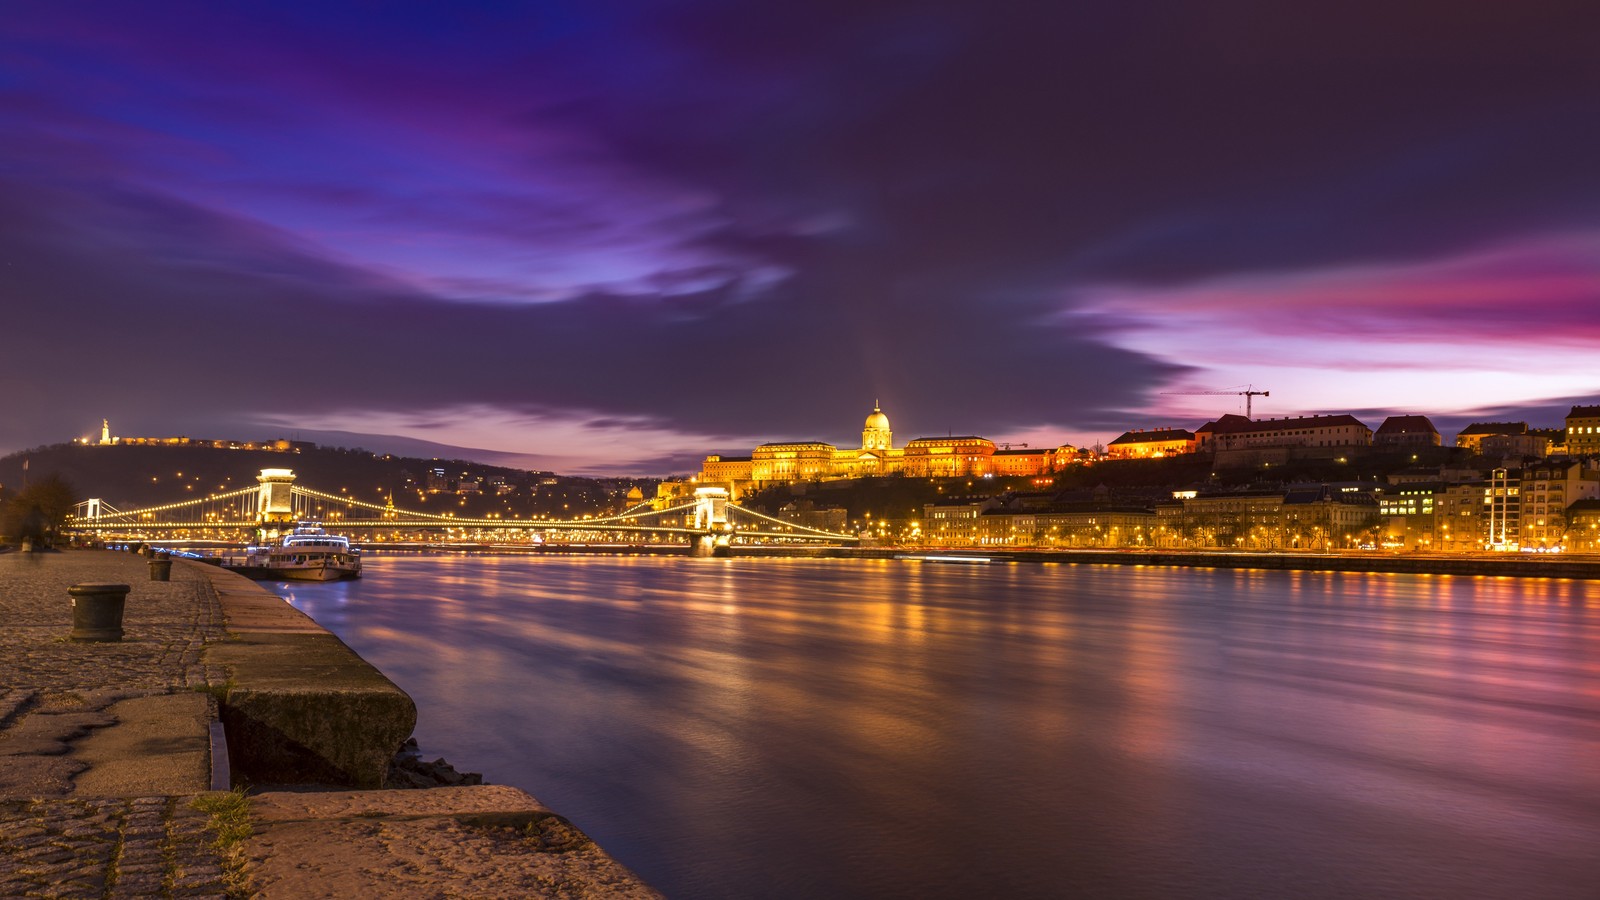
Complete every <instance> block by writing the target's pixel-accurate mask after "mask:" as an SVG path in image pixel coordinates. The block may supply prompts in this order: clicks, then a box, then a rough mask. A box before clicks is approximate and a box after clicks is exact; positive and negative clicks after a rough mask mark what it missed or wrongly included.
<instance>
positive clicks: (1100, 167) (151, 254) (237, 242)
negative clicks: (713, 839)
mask: <svg viewBox="0 0 1600 900" xmlns="http://www.w3.org/2000/svg"><path fill="white" fill-rule="evenodd" d="M430 10H431V11H430ZM0 337H3V342H0V348H3V350H0V362H3V366H0V410H3V415H0V453H7V452H11V451H15V450H19V449H22V448H25V447H29V446H35V445H39V444H48V443H57V442H60V441H65V440H69V439H71V438H73V437H75V436H80V435H98V432H99V425H100V420H101V418H102V417H109V418H110V419H111V422H112V426H113V430H114V431H116V432H118V433H120V434H124V435H137V436H146V435H173V434H184V435H189V436H193V437H207V438H211V437H216V438H236V439H260V438H272V437H280V436H295V435H298V436H300V437H301V438H303V439H309V440H316V441H318V442H320V443H328V444H336V445H344V446H363V447H367V448H369V449H373V450H392V451H395V452H414V451H416V450H417V449H418V448H419V447H422V445H419V444H416V443H413V442H415V441H427V442H433V443H435V444H440V445H446V446H447V447H455V448H470V449H471V450H473V451H479V450H481V451H493V453H494V454H499V455H497V456H493V457H491V456H490V455H489V454H486V453H472V454H468V455H475V456H477V457H479V458H483V459H484V460H485V461H501V462H510V463H512V464H518V465H525V466H528V467H534V468H550V469H556V470H558V471H562V472H568V473H572V474H581V473H612V474H665V473H669V472H678V473H684V472H691V471H694V470H695V469H696V468H697V466H698V462H699V460H700V458H701V457H702V456H704V454H706V453H713V452H720V453H726V454H748V453H749V451H750V449H751V448H752V447H753V446H755V445H756V444H757V443H760V442H763V441H768V440H798V439H820V440H829V441H833V442H836V443H838V444H840V445H848V446H858V445H859V444H858V443H855V442H859V440H860V428H861V423H862V420H863V419H864V418H865V416H866V414H867V413H868V412H870V411H871V409H872V405H873V402H874V401H875V400H876V401H878V402H881V404H882V406H883V409H884V411H885V412H887V413H888V414H889V416H890V418H891V421H892V423H893V426H894V431H895V440H896V443H897V444H903V443H904V442H905V441H906V440H909V439H912V438H916V437H921V436H928V435H936V434H945V433H947V432H954V433H957V434H980V435H984V436H987V437H990V438H992V439H994V440H997V441H1001V440H1004V441H1027V442H1030V443H1033V444H1034V446H1055V445H1057V444H1061V443H1073V444H1079V445H1086V444H1092V443H1094V442H1095V441H1096V440H1101V441H1105V440H1109V439H1110V438H1112V437H1114V436H1116V435H1117V434H1119V433H1121V432H1122V431H1124V430H1127V429H1132V428H1153V427H1161V426H1175V427H1183V428H1189V429H1193V428H1195V427H1196V426H1198V425H1200V424H1201V423H1203V422H1205V421H1207V420H1208V419H1211V418H1215V417H1217V416H1219V415H1221V414H1223V413H1229V412H1243V406H1244V404H1243V401H1242V398H1238V397H1233V396H1184V395H1171V394H1165V393H1163V392H1165V391H1184V390H1204V389H1223V388H1231V387H1233V386H1236V385H1239V386H1242V385H1245V384H1253V385H1255V387H1256V388H1257V389H1264V390H1270V391H1271V392H1272V393H1271V396H1270V397H1269V398H1257V399H1256V402H1255V409H1254V411H1255V414H1256V415H1257V416H1258V417H1270V416H1286V415H1301V414H1313V413H1321V412H1329V413H1346V412H1348V413H1354V414H1355V415H1357V416H1358V417H1359V418H1361V419H1362V421H1364V422H1365V423H1366V424H1367V425H1368V426H1369V427H1372V428H1374V429H1376V427H1377V426H1378V424H1379V423H1381V421H1382V419H1383V417H1384V416H1385V415H1388V414H1391V413H1422V414H1426V415H1429V416H1430V417H1432V418H1433V420H1434V421H1435V423H1436V424H1437V425H1438V426H1439V427H1440V430H1441V431H1444V432H1446V440H1449V439H1450V437H1451V436H1453V431H1454V429H1455V428H1458V427H1459V426H1460V425H1462V424H1464V423H1466V422H1468V421H1472V420H1475V419H1495V420H1501V419H1512V420H1516V419H1522V420H1527V421H1529V422H1530V424H1534V425H1544V426H1555V425H1560V424H1561V417H1562V416H1563V415H1564V414H1565V412H1566V410H1567V408H1568V407H1569V406H1570V405H1571V404H1573V403H1595V402H1600V362H1597V356H1596V351H1597V349H1600V4H1597V3H1595V2H1593V0H1575V2H1538V0H1530V2H1518V3H1505V2H1493V3H1491V2H1472V0H1452V2H1405V0H1398V2H1397V0H1385V2H1364V0H1356V2H1342V3H1329V4H1305V3H1283V2H1266V0H1262V2H1238V0H1217V2H1205V3H1200V2H1193V0H1189V2H1098V3H1090V2H1065V0H1064V2H1059V3H1041V4H1007V3H983V2H926V0H919V2H907V3H903V2H882V0H874V2H871V3H860V2H851V3H837V2H831V0H807V2H797V3H790V2H773V0H761V2H731V0H730V2H684V0H673V2H645V0H629V2H620V3H613V2H609V0H586V2H582V3H570V4H569V3H561V4H556V3H518V4H507V5H504V6H500V5H494V4H473V3H461V2H456V3H449V4H437V5H432V6H425V5H400V4H378V3H363V4H344V5H330V4H325V3H316V4H296V3H288V2H273V3H264V2H263V3H216V2H203V3H193V4H177V3H164V2H142V3H61V2H37V3H35V2H25V0H24V2H15V0H14V2H9V3H7V4H6V5H5V15H4V24H0ZM422 449H426V448H425V447H422ZM426 455H449V452H448V451H446V450H443V449H440V450H437V451H436V452H428V453H427V454H426Z"/></svg>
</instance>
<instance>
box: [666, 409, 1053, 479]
mask: <svg viewBox="0 0 1600 900" xmlns="http://www.w3.org/2000/svg"><path fill="white" fill-rule="evenodd" d="M1081 460H1082V457H1081V455H1080V453H1079V451H1078V448H1076V447H1073V446H1071V445H1070V444H1064V445H1062V446H1060V447H1056V448H1054V449H1049V450H1047V449H1038V450H1030V449H1027V448H1026V447H1021V448H1016V449H1013V448H1012V447H1010V446H1005V445H1000V446H997V445H996V444H995V442H994V441H991V440H989V439H988V438H983V437H977V436H975V435H952V436H946V437H924V438H917V439H916V440H914V441H911V442H909V443H907V444H906V445H905V446H904V447H896V446H894V431H893V430H891V429H890V427H889V417H888V416H886V415H884V413H883V410H882V409H880V408H878V407H877V406H874V407H873V409H872V413H871V415H868V416H867V420H866V423H865V425H863V427H862V429H861V446H860V447H852V448H842V447H835V446H834V445H832V444H829V443H825V442H823V441H789V442H779V443H769V444H762V445H761V446H759V447H757V448H755V450H753V451H751V453H750V455H749V456H708V457H706V459H705V462H704V463H703V464H702V465H701V467H700V474H699V476H698V478H697V479H696V480H697V481H698V482H700V483H701V484H704V485H713V486H723V487H726V488H728V490H729V493H730V494H731V495H732V496H735V497H737V496H739V495H741V494H743V493H745V492H746V491H749V490H752V489H758V488H761V487H765V486H766V485H769V484H787V483H790V482H796V481H830V480H836V479H843V478H867V477H871V476H874V475H893V474H902V475H906V476H910V477H917V478H961V477H972V476H979V477H982V476H985V475H1002V476H1003V475H1021V476H1029V475H1048V474H1050V473H1051V472H1055V471H1057V470H1059V469H1061V468H1064V467H1065V466H1067V465H1071V464H1073V463H1075V462H1080V461H1081Z"/></svg>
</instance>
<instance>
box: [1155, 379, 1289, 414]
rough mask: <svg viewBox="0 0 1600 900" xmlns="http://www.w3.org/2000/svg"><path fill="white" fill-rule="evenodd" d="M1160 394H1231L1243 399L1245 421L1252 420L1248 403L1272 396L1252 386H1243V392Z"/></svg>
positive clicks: (1174, 392)
mask: <svg viewBox="0 0 1600 900" xmlns="http://www.w3.org/2000/svg"><path fill="white" fill-rule="evenodd" d="M1161 393H1163V394H1192V395H1198V394H1231V395H1233V396H1235V397H1243V398H1244V417H1245V418H1246V419H1249V418H1252V416H1251V415H1250V401H1251V400H1252V399H1253V398H1256V397H1270V396H1272V392H1271V391H1258V390H1256V386H1255V385H1253V384H1247V385H1245V386H1244V390H1242V391H1239V390H1232V389H1230V390H1226V391H1162V392H1161Z"/></svg>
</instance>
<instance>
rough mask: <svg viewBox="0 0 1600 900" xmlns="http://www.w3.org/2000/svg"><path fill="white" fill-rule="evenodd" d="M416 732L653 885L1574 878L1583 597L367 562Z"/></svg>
mask: <svg viewBox="0 0 1600 900" xmlns="http://www.w3.org/2000/svg"><path fill="white" fill-rule="evenodd" d="M280 587H281V588H282V589H283V590H282V592H283V593H286V594H287V595H290V596H291V597H292V602H294V603H295V604H296V605H298V606H300V607H301V608H302V609H305V610H306V611H307V612H310V613H311V614H312V615H313V616H315V617H316V618H317V619H318V621H320V622H322V623H323V624H324V625H326V626H327V627H329V628H330V629H332V630H334V631H335V632H337V633H339V634H341V636H343V637H344V638H345V639H346V641H347V642H349V643H350V644H351V645H352V646H354V647H355V648H356V649H357V650H358V651H359V652H361V653H362V655H364V656H366V657H367V658H368V659H370V660H372V661H373V662H374V663H376V664H377V665H378V666H379V667H380V668H382V669H383V670H384V671H385V672H387V673H389V674H390V676H391V677H393V678H394V679H395V680H396V681H397V682H398V683H399V684H400V685H401V686H402V687H403V688H405V689H406V690H407V691H408V692H410V693H411V694H412V696H413V697H415V698H416V700H417V702H418V705H419V707H420V709H421V722H420V724H419V727H418V736H419V738H420V740H421V741H422V745H423V748H424V751H425V752H427V753H430V754H433V753H437V754H440V755H444V756H446V757H447V758H448V759H450V761H451V762H452V763H454V764H455V765H456V766H457V767H458V768H464V769H472V770H481V771H484V772H485V773H487V775H488V776H489V778H490V779H491V780H497V781H501V782H506V783H512V784H516V785H518V786H520V787H523V788H525V789H527V790H528V791H530V792H532V793H533V794H535V795H536V796H538V797H540V798H541V799H542V800H544V801H545V802H547V803H549V804H550V805H552V806H553V807H555V808H556V809H559V810H561V811H562V812H564V813H566V814H568V815H570V816H572V817H573V818H574V819H576V820H577V821H578V822H579V824H580V825H582V826H583V827H584V828H585V829H586V830H588V831H590V832H591V833H592V834H593V835H594V836H595V837H596V838H597V839H598V840H600V841H601V843H602V844H604V845H605V846H606V847H607V848H608V849H609V850H611V851H612V852H613V853H615V854H617V855H618V856H619V857H621V858H622V859H623V860H624V861H625V862H627V863H628V864H629V865H631V866H633V867H635V868H636V869H637V870H638V871H639V872H640V873H641V874H642V875H644V876H645V877H646V878H647V879H648V880H650V881H651V882H652V883H654V884H656V885H657V886H659V887H660V888H662V889H663V890H664V891H666V892H667V893H668V894H669V895H670V896H674V897H748V896H768V897H795V898H799V897H815V896H822V895H826V896H838V897H902V896H903V897H956V896H961V897H968V896H1013V897H1025V896H1032V897H1058V896H1076V895H1085V896H1151V897H1157V896H1175V895H1182V896H1218V897H1233V896H1300V897H1335V896H1338V897H1348V896H1397V895H1406V896H1453V897H1490V896H1495V897H1502V896H1542V897H1580V896H1581V897H1588V896H1592V893H1591V892H1592V886H1593V884H1595V883H1597V880H1596V879H1597V876H1600V861H1597V856H1596V854H1595V852H1594V850H1593V848H1594V847H1596V846H1600V715H1597V714H1600V654H1596V652H1595V651H1596V649H1597V646H1600V645H1597V638H1600V611H1597V610H1600V607H1597V605H1596V603H1595V599H1596V594H1595V591H1596V588H1595V587H1594V586H1592V585H1589V584H1587V583H1576V582H1559V581H1516V580H1511V579H1482V578H1465V577H1414V576H1387V575H1351V574H1344V573H1326V572H1323V573H1318V572H1281V573H1280V572H1240V571H1231V570H1208V571H1190V570H1173V569H1155V568H1141V569H1131V568H1116V567H1105V568H1094V567H1072V566H1048V567H1043V566H1041V567H1034V566H939V565H927V564H916V563H905V562H891V561H883V562H842V561H821V560H759V561H758V560H678V559H660V558H654V559H638V558H594V559H585V558H538V559H527V558H516V557H473V558H462V557H382V556H379V557H375V558H373V559H370V560H369V561H368V564H367V577H365V578H363V579H362V580H361V581H359V582H343V583H334V584H325V585H292V586H290V585H282V586H280Z"/></svg>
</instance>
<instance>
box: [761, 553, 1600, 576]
mask: <svg viewBox="0 0 1600 900" xmlns="http://www.w3.org/2000/svg"><path fill="white" fill-rule="evenodd" d="M739 555H741V556H756V555H773V556H776V555H806V556H829V557H844V558H850V559H985V560H990V561H996V562H1032V563H1069V564H1070V563H1075V564H1081V565H1120V566H1182V567H1188V568H1203V569H1277V570H1294V571H1304V572H1387V573H1392V574H1412V575H1489V576H1499V577H1506V578H1573V579H1600V557H1589V556H1563V555H1558V554H1536V553H1492V554H1491V553H1483V554H1460V555H1449V556H1446V555H1442V554H1440V555H1431V554H1410V553H1401V554H1386V553H1378V552H1370V553H1313V552H1299V551H1284V552H1251V551H1229V550H1215V551H1205V550H1192V551H1186V550H1023V549H1012V548H1006V547H956V548H942V549H930V548H904V547H902V548H887V547H865V548H826V549H811V550H807V551H804V552H803V553H793V554H784V553H783V552H781V551H779V552H773V553H764V554H763V553H753V552H750V551H749V550H748V549H746V548H741V549H740V553H739Z"/></svg>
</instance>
